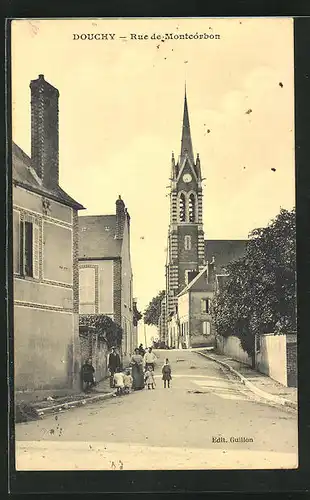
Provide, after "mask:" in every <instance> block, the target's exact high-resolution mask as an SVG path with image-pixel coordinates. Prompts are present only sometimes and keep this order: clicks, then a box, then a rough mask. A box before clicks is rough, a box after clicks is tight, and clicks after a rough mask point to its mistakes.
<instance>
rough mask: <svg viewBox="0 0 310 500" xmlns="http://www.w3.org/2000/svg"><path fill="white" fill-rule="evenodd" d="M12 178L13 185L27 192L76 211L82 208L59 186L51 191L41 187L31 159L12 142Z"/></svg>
mask: <svg viewBox="0 0 310 500" xmlns="http://www.w3.org/2000/svg"><path fill="white" fill-rule="evenodd" d="M12 178H13V183H15V184H17V185H20V186H22V187H24V188H26V189H29V191H33V192H35V193H38V194H41V195H42V196H46V197H48V198H51V199H52V200H55V201H58V202H59V203H63V204H64V205H68V206H70V207H72V208H76V209H78V210H80V209H83V208H84V207H83V205H81V204H80V203H78V202H77V201H75V200H74V199H73V198H71V196H69V195H68V194H67V193H66V192H65V191H64V190H63V189H62V188H61V187H60V186H55V188H52V189H51V188H47V187H45V186H42V184H41V183H40V181H39V179H38V178H37V176H36V173H35V171H34V169H33V168H32V166H31V159H30V158H29V156H28V155H26V153H25V152H24V151H23V150H22V149H21V148H20V147H19V146H17V144H15V143H14V142H13V144H12Z"/></svg>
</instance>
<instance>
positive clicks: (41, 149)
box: [12, 75, 83, 390]
mask: <svg viewBox="0 0 310 500" xmlns="http://www.w3.org/2000/svg"><path fill="white" fill-rule="evenodd" d="M30 89H31V158H29V156H27V155H26V154H25V153H24V152H23V151H22V150H21V149H20V148H19V147H18V146H17V145H16V144H14V143H13V148H12V174H13V175H12V177H13V271H14V372H15V388H16V390H25V389H27V390H35V389H62V388H68V387H69V388H79V383H80V378H79V377H80V350H79V321H78V307H79V283H78V280H79V276H78V223H77V219H78V215H77V214H78V210H80V209H82V208H83V206H82V205H81V204H80V203H78V202H77V201H75V200H74V199H73V198H71V197H70V196H69V195H68V194H67V193H66V192H65V191H63V189H61V187H60V186H59V161H58V98H59V92H58V90H57V89H56V88H55V87H53V86H52V85H50V84H49V83H48V82H47V81H46V80H44V76H43V75H39V78H38V79H37V80H33V81H31V84H30Z"/></svg>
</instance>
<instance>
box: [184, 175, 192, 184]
mask: <svg viewBox="0 0 310 500" xmlns="http://www.w3.org/2000/svg"><path fill="white" fill-rule="evenodd" d="M191 180H192V176H191V174H184V175H183V181H184V182H190V181H191Z"/></svg>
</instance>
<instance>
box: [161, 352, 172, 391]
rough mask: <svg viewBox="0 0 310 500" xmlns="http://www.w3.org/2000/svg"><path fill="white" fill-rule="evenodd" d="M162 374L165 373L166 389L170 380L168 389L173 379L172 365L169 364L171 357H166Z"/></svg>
mask: <svg viewBox="0 0 310 500" xmlns="http://www.w3.org/2000/svg"><path fill="white" fill-rule="evenodd" d="M161 371H162V374H163V377H162V379H163V381H164V389H166V386H167V382H168V389H169V388H170V380H171V379H172V376H171V366H170V364H169V359H168V358H166V360H165V363H164V365H163V367H162V370H161Z"/></svg>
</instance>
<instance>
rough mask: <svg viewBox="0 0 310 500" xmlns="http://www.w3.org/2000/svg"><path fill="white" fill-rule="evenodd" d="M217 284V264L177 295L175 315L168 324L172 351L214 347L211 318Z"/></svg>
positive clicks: (207, 266)
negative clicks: (175, 349) (175, 348)
mask: <svg viewBox="0 0 310 500" xmlns="http://www.w3.org/2000/svg"><path fill="white" fill-rule="evenodd" d="M214 280H215V276H214V264H213V263H210V264H207V265H206V266H205V267H204V268H203V269H202V271H200V273H199V274H197V276H196V277H195V278H194V279H193V280H192V281H191V282H190V283H189V284H188V285H187V286H186V287H185V288H184V289H183V290H182V291H181V292H180V293H179V294H178V302H177V308H176V312H175V314H174V315H173V316H172V318H171V321H170V322H169V324H168V339H169V343H168V345H169V347H178V348H186V349H188V348H191V347H201V346H213V345H214V343H215V331H214V327H213V324H212V317H211V306H212V299H213V297H214V288H215V283H214ZM176 326H178V328H176Z"/></svg>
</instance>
